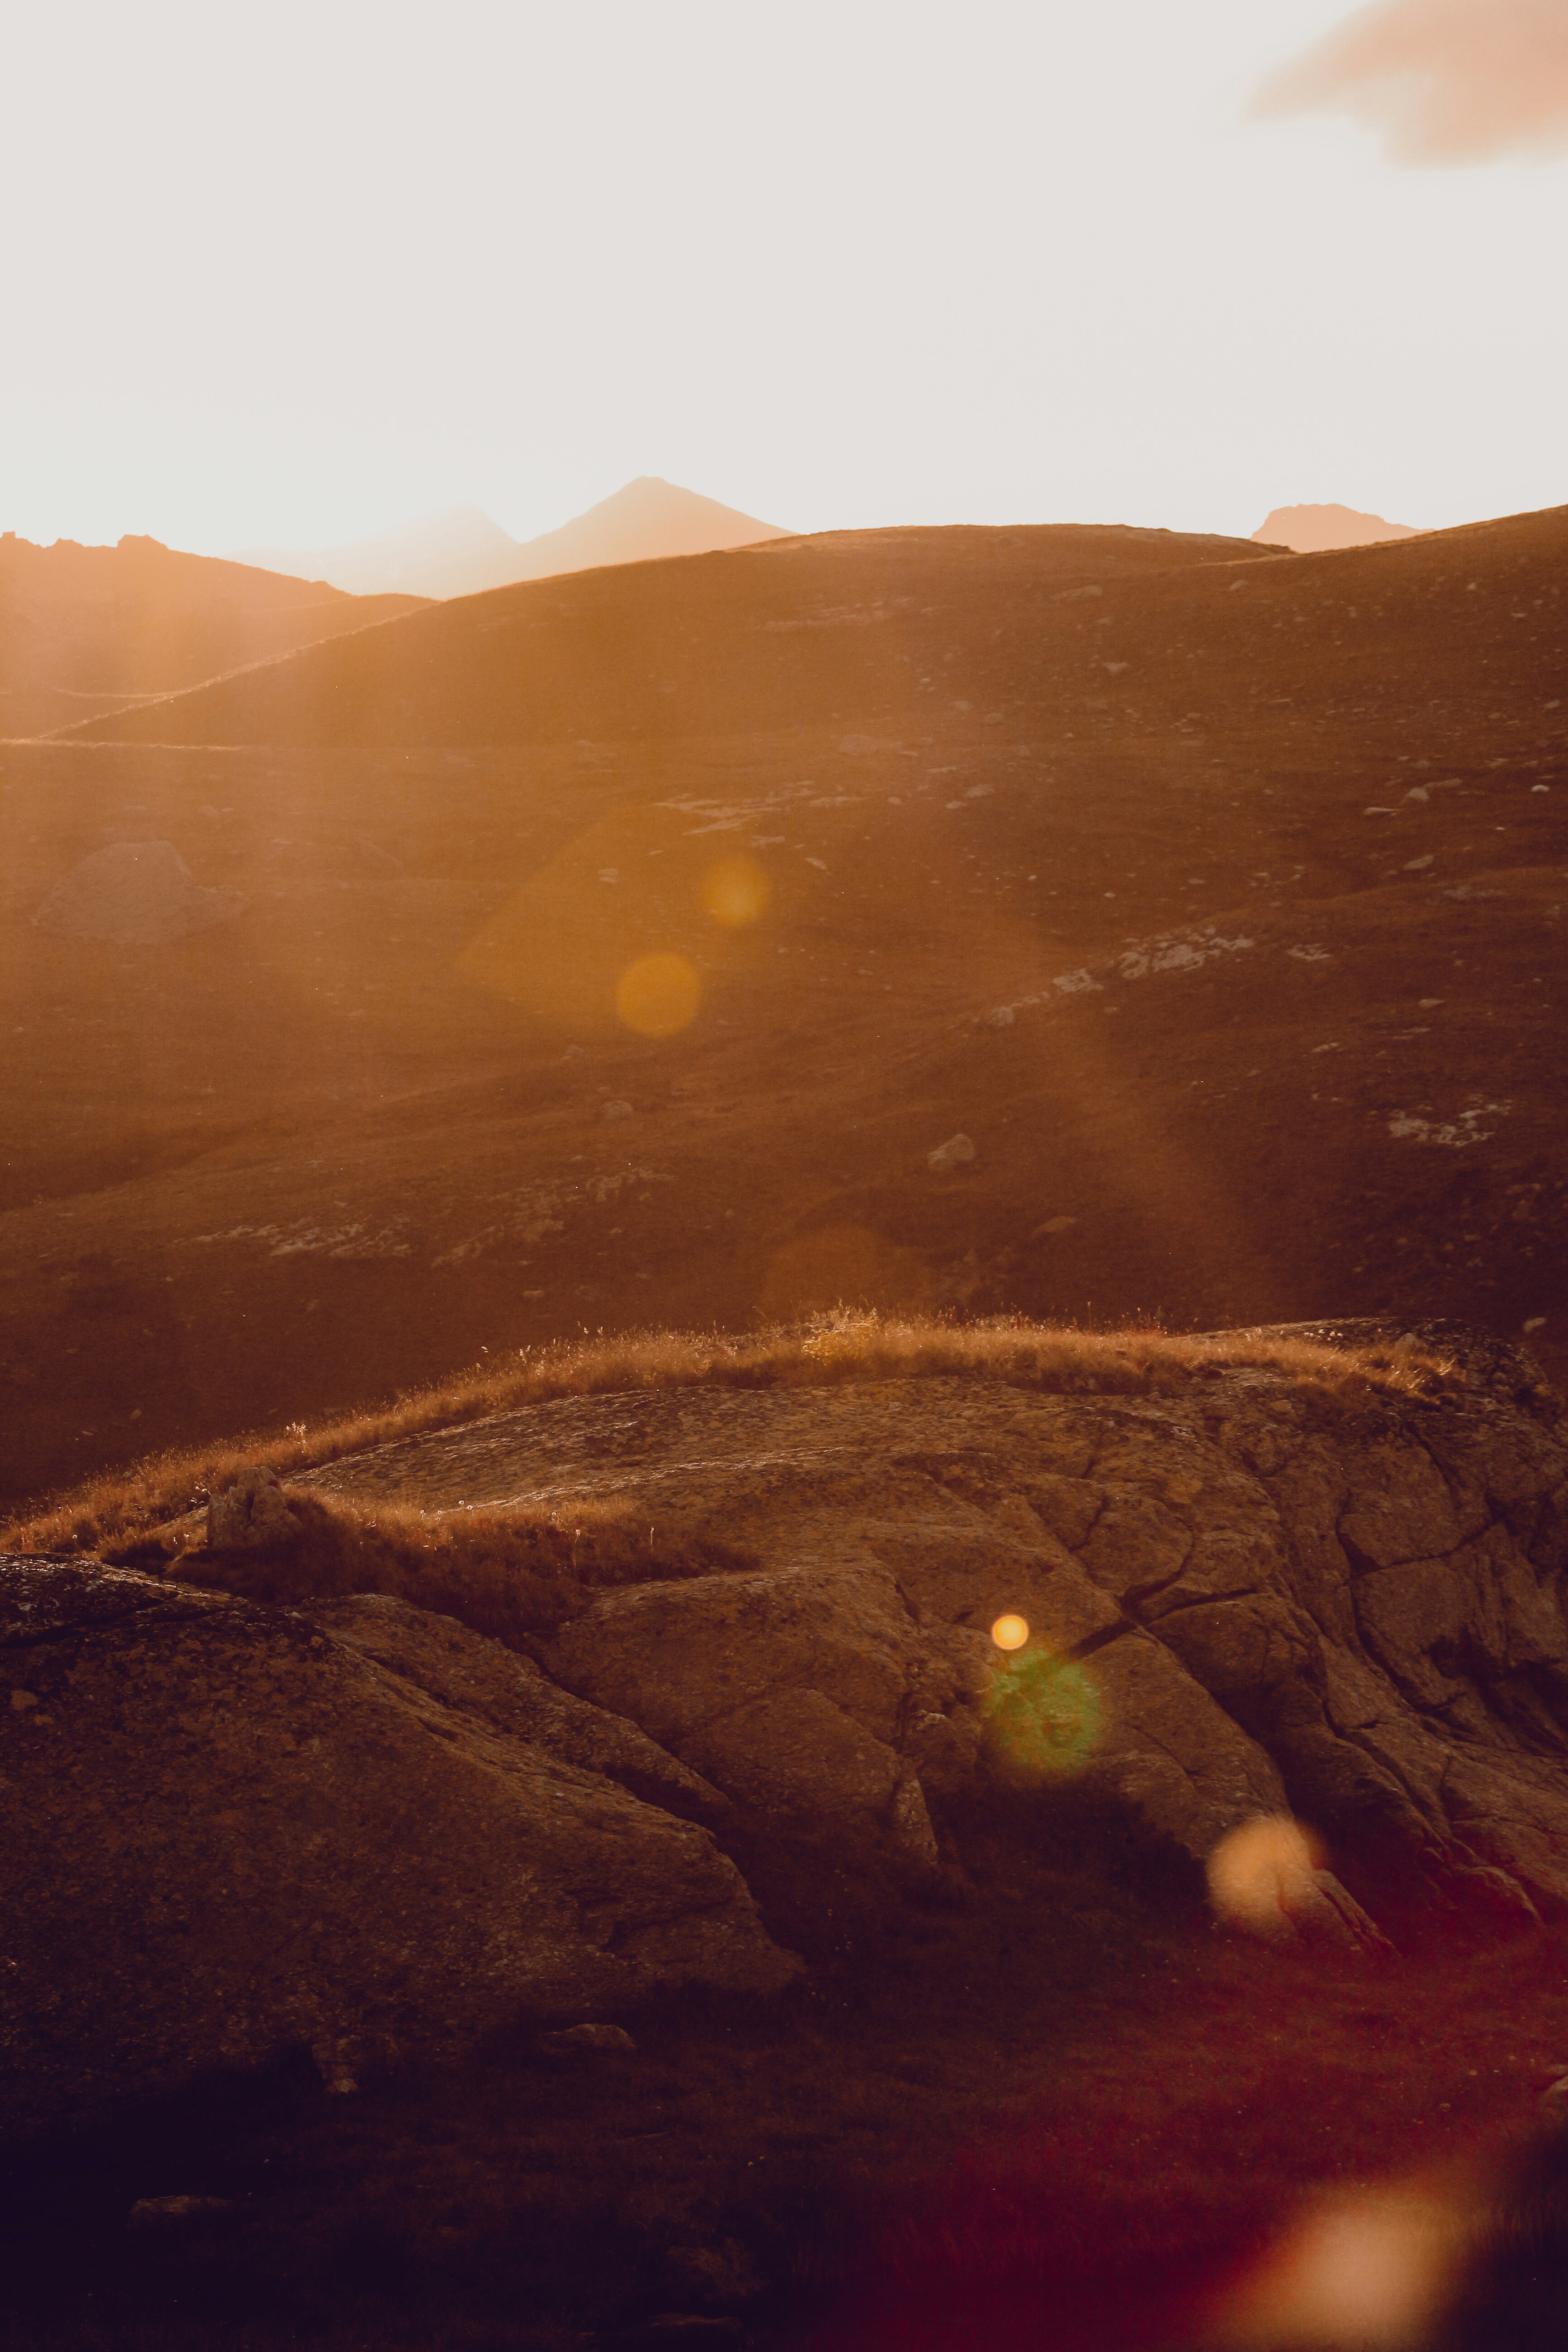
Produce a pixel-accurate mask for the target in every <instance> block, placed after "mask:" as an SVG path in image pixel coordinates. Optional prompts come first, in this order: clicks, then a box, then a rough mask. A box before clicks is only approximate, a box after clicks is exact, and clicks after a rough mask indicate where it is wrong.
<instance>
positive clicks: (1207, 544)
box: [82, 509, 1568, 749]
mask: <svg viewBox="0 0 1568 2352" xmlns="http://www.w3.org/2000/svg"><path fill="white" fill-rule="evenodd" d="M1565 537H1568V510H1564V509H1552V510H1551V511H1549V512H1547V513H1543V514H1539V515H1529V516H1522V517H1519V518H1515V519H1512V520H1508V521H1504V522H1497V523H1482V524H1476V525H1472V526H1469V527H1468V528H1467V529H1465V530H1457V531H1449V532H1442V533H1434V534H1429V535H1428V536H1426V537H1425V538H1423V539H1422V540H1420V541H1416V542H1403V543H1394V544H1392V545H1383V546H1376V547H1369V548H1360V549H1350V550H1337V551H1333V552H1331V553H1329V554H1321V555H1310V556H1290V557H1281V556H1277V555H1275V556H1271V555H1268V553H1266V552H1265V551H1263V550H1261V549H1259V548H1258V547H1257V546H1255V545H1254V544H1253V543H1252V542H1251V541H1227V540H1218V539H1199V538H1184V537H1181V536H1179V535H1177V534H1173V533H1166V532H1162V531H1134V530H1094V529H1083V530H1076V529H1069V528H1065V527H1063V528H1055V527H1053V528H1047V529H1040V530H1014V531H1001V530H923V531H882V532H867V533H847V534H834V535H829V536H826V537H824V538H820V539H809V540H789V541H776V542H773V543H772V544H771V545H768V546H766V547H763V548H760V549H741V550H736V551H731V552H730V553H727V554H721V555H712V556H705V557H692V558H688V559H685V560H679V561H674V562H667V563H662V564H658V565H627V566H618V567H616V568H614V569H611V570H606V571H603V572H592V573H588V574H584V575H582V576H579V577H574V578H570V579H565V580H552V581H549V582H543V583H526V584H524V585H521V586H519V587H514V588H507V589H498V590H495V591H492V592H491V593H489V594H487V595H485V596H482V597H469V598H464V599H462V600H461V601H459V602H458V603H456V604H450V605H447V606H445V607H442V608H440V609H437V610H426V611H425V612H422V613H420V614H415V615H412V616H411V617H410V618H409V619H407V620H406V621H405V622H404V623H402V624H401V625H400V626H399V627H398V628H396V629H395V630H394V631H392V632H391V633H390V634H387V633H379V632H378V633H377V634H376V635H374V636H370V637H363V638H361V639H358V640H357V641H355V642H353V643H349V644H338V645H331V646H318V647H315V648H313V649H311V650H310V651H308V652H305V653H303V654H300V655H298V656H295V657H294V658H293V659H292V660H290V661H289V662H287V663H286V664H283V665H281V666H279V667H274V668H273V669H271V670H270V671H268V672H267V673H265V674H258V675H255V676H251V677H237V678H232V679H226V680H224V681H222V682H221V683H218V684H216V685H214V686H211V687H208V688H205V689H204V690H203V691H201V692H200V693H198V694H195V695H191V696H186V697H183V698H181V699H180V700H179V701H178V702H177V703H174V704H170V705H162V706H160V707H159V708H158V709H155V710H149V711H145V712H142V713H128V714H124V715H121V716H118V717H115V718H112V719H106V720H100V721H99V722H96V723H95V724H93V725H90V726H89V727H88V728H86V729H84V730H82V731H83V733H84V734H86V735H87V736H89V738H98V739H100V740H108V739H110V738H112V739H113V740H122V741H143V742H151V741H157V742H192V743H222V744H243V743H255V744H261V743H269V744H277V745H279V746H284V745H296V746H305V745H310V746H312V747H319V748H324V747H326V746H328V745H331V746H333V747H340V748H349V747H351V746H353V747H363V748H370V747H386V746H390V745H393V744H400V743H403V744H441V745H446V746H451V747H459V746H461V747H470V748H479V747H485V746H497V745H502V744H510V743H519V744H521V743H545V742H551V741H556V740H563V739H567V740H569V739H571V738H574V737H578V736H590V737H604V738H608V739H612V740H620V739H632V740H647V739H669V738H674V737H680V736H683V735H691V734H702V735H711V734H728V733H730V732H731V731H737V732H742V733H747V734H750V733H752V732H754V731H755V730H758V729H768V730H776V729H779V728H784V727H792V726H801V725H804V724H822V723H827V724H830V723H834V722H837V721H842V722H843V723H845V724H850V723H855V724H858V725H862V726H881V727H896V728H898V729H899V730H915V731H916V732H917V733H935V732H938V731H940V732H942V733H943V734H946V733H950V732H953V733H958V734H960V735H963V734H968V733H970V732H978V730H981V729H983V728H985V727H988V726H996V727H1001V728H1004V729H1010V730H1014V731H1016V730H1018V729H1019V728H1020V727H1024V726H1027V727H1029V728H1031V729H1038V728H1039V727H1042V726H1044V727H1046V728H1047V729H1049V730H1052V733H1053V734H1054V733H1055V732H1056V731H1057V730H1061V731H1063V732H1065V731H1066V730H1067V729H1068V727H1069V726H1070V727H1071V728H1072V729H1073V730H1074V733H1075V737H1076V736H1078V735H1080V734H1081V733H1082V731H1083V730H1085V729H1087V730H1089V733H1090V735H1091V736H1099V737H1108V736H1125V737H1128V738H1130V739H1131V740H1133V741H1137V740H1140V739H1142V738H1143V737H1146V736H1147V734H1148V733H1149V731H1150V730H1156V729H1158V730H1166V729H1169V728H1170V727H1171V726H1172V725H1173V724H1174V725H1176V726H1178V727H1184V726H1191V725H1193V724H1194V723H1198V722H1203V723H1205V724H1207V725H1208V726H1209V727H1211V728H1213V729H1215V730H1219V731H1221V732H1224V733H1226V734H1228V735H1231V736H1236V735H1237V734H1239V733H1242V732H1244V731H1245V730H1247V729H1248V728H1249V727H1250V726H1251V725H1252V724H1254V723H1256V722H1259V721H1261V722H1262V723H1264V724H1266V725H1268V726H1271V727H1272V728H1274V729H1275V730H1284V731H1285V732H1287V733H1289V732H1290V731H1291V730H1293V729H1300V727H1301V726H1303V725H1306V724H1310V723H1312V722H1314V721H1317V720H1326V719H1331V718H1332V717H1334V716H1343V715H1344V714H1345V713H1346V711H1347V710H1350V711H1352V712H1353V713H1354V715H1356V716H1358V717H1363V718H1366V719H1380V718H1382V719H1385V718H1387V717H1388V716H1389V715H1390V714H1391V712H1392V711H1393V710H1394V709H1396V708H1398V709H1422V710H1426V709H1427V708H1429V707H1440V706H1443V705H1445V704H1447V703H1448V702H1450V701H1451V700H1453V699H1454V698H1456V697H1458V698H1460V699H1461V700H1462V703H1463V706H1464V708H1465V709H1466V712H1467V715H1484V708H1485V706H1486V705H1487V704H1488V703H1489V702H1491V701H1495V700H1496V698H1497V696H1498V695H1499V694H1506V695H1508V696H1510V697H1511V696H1519V697H1521V698H1524V699H1525V701H1527V702H1531V703H1533V702H1534V701H1535V700H1536V698H1539V700H1540V701H1541V702H1544V701H1545V700H1546V699H1548V698H1550V697H1551V695H1552V689H1553V687H1554V686H1560V685H1561V684H1562V682H1563V667H1562V665H1563V650H1562V645H1563V635H1564V634H1565V629H1564V624H1563V620H1562V604H1561V599H1562V593H1563V582H1562V579H1561V576H1560V575H1561V570H1562V562H1563V542H1564V539H1565ZM1554 592H1555V593H1554ZM1298 703H1299V704H1300V707H1299V708H1298V707H1297V706H1298ZM1507 715H1508V716H1510V717H1517V716H1519V715H1520V714H1519V713H1517V712H1512V711H1510V713H1509V714H1507ZM1034 748H1035V749H1039V748H1040V746H1039V745H1038V744H1036V745H1035V746H1034Z"/></svg>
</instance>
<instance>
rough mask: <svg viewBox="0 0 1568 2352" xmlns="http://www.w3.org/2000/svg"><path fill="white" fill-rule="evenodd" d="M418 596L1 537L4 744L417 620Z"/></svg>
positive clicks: (200, 560)
mask: <svg viewBox="0 0 1568 2352" xmlns="http://www.w3.org/2000/svg"><path fill="white" fill-rule="evenodd" d="M420 601H421V600H420V599H419V598H418V597H416V596H374V597H356V596H345V595H342V593H340V592H339V591H338V590H337V589H335V588H329V587H328V586H327V585H326V584H325V583H324V582H322V581H320V580H315V581H310V580H295V579H289V578H284V577H280V576H279V575H278V574H277V573H274V572H262V571H258V570H256V569H255V568H254V567H252V566H250V565H247V564H243V563H227V562H219V561H217V560H216V559H214V558H211V557H208V556H204V555H185V554H182V553H180V552H179V551H177V550H174V549H172V548H167V547H163V546H162V545H161V544H160V543H159V541H156V540H153V539H135V538H126V539H122V540H121V541H120V543H119V545H118V546H116V547H80V546H78V545H77V544H76V542H75V541H70V540H58V541H56V542H55V544H54V545H53V546H52V547H37V546H34V545H33V544H32V543H31V541H27V540H25V539H17V538H16V536H15V534H14V533H9V532H8V533H6V534H5V535H4V536H3V537H0V735H27V734H33V733H37V732H40V731H43V730H47V729H49V728H54V727H61V726H68V725H72V724H74V723H75V722H76V721H77V720H79V719H81V718H83V717H84V716H90V715H92V714H94V713H95V712H96V711H98V710H99V709H101V708H102V706H103V704H104V703H105V702H111V701H115V700H121V701H123V700H125V699H127V698H136V697H139V696H146V695H160V694H169V693H174V692H178V691H179V690H181V689H182V688H186V687H191V686H195V685H196V684H198V683H199V682H200V681H201V680H202V679H204V678H210V677H219V676H221V675H223V674H224V673H225V672H226V671H229V670H233V669H237V668H240V667H244V666H246V665H247V664H249V663H252V662H268V661H272V660H275V659H276V658H277V656H279V655H280V654H285V653H290V652H292V651H294V650H295V649H296V648H297V647H298V646H305V645H314V644H316V643H318V642H319V641H320V640H321V639H322V638H324V637H332V636H337V635H341V634H342V632H343V631H345V630H353V629H363V628H364V627H366V626H367V625H369V624H371V623H372V622H374V621H384V620H388V619H393V618H395V617H397V616H398V615H400V614H405V613H410V612H414V611H416V610H417V609H418V607H419V604H420Z"/></svg>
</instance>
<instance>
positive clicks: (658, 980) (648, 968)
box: [616, 955, 702, 1037]
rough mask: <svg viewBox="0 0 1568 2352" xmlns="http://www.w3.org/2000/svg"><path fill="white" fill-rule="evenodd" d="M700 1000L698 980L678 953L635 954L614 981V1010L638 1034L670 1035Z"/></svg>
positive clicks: (684, 1025) (681, 1026) (692, 1016)
mask: <svg viewBox="0 0 1568 2352" xmlns="http://www.w3.org/2000/svg"><path fill="white" fill-rule="evenodd" d="M701 1002H702V982H701V981H700V979H699V978H698V976H697V971H696V968H695V966H693V965H692V964H689V963H688V961H687V960H686V958H685V957H684V956H681V955H647V956H639V957H638V958H637V961H636V963H632V964H628V965H627V966H626V970H625V971H623V972H622V974H621V976H620V978H619V980H617V981H616V1012H617V1013H619V1014H620V1017H621V1019H622V1020H623V1021H624V1022H625V1023H626V1027H627V1028H628V1029H635V1030H636V1031H637V1034H638V1036H639V1037H673V1036H674V1035H675V1034H676V1032H677V1031H678V1030H680V1029H685V1028H688V1027H689V1025H690V1024H691V1022H692V1021H693V1020H694V1019H695V1017H696V1013H697V1008H698V1006H699V1005H700V1003H701Z"/></svg>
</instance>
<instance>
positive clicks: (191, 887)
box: [33, 841, 245, 947]
mask: <svg viewBox="0 0 1568 2352" xmlns="http://www.w3.org/2000/svg"><path fill="white" fill-rule="evenodd" d="M244 904H245V901H244V900H243V899H242V898H238V897H237V896H236V895H235V894H234V893H233V892H231V891H223V890H206V889H204V888H203V887H201V886H200V884H199V883H196V882H195V881H193V880H192V878H191V872H190V868H189V867H188V866H186V864H185V861H184V858H183V857H182V856H180V853H179V851H178V850H177V849H176V848H175V847H174V843H173V842H172V841H114V842H110V845H109V846H108V847H107V848H106V849H95V850H94V851H93V852H92V854H91V856H88V857H84V858H82V859H81V860H80V861H79V863H78V864H77V865H75V866H72V867H71V869H70V872H69V873H68V874H66V875H64V876H62V877H61V878H60V880H59V881H58V882H57V883H56V885H55V887H54V888H53V889H52V890H51V891H50V892H49V895H48V897H47V898H46V899H45V900H44V903H43V905H42V906H41V907H40V908H38V911H37V914H36V915H35V916H34V918H33V920H34V922H35V923H36V924H37V928H38V929H40V930H43V931H58V932H60V933H62V934H63V935H64V936H65V937H66V938H67V939H73V940H108V941H110V942H111V943H113V944H114V945H116V946H119V947H164V946H167V945H168V944H169V943H170V942H171V941H172V940H183V939H185V938H186V937H188V936H189V934H190V933H191V932H193V931H205V930H209V929H211V928H212V926H213V925H214V924H215V923H226V922H230V921H232V919H234V917H235V916H236V915H237V914H238V913H239V911H240V909H241V908H242V907H243V906H244Z"/></svg>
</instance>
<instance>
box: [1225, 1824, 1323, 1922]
mask: <svg viewBox="0 0 1568 2352" xmlns="http://www.w3.org/2000/svg"><path fill="white" fill-rule="evenodd" d="M1323 1860H1324V1856H1323V1849H1322V1847H1321V1845H1320V1843H1318V1841H1317V1839H1316V1838H1315V1837H1313V1835H1312V1833H1311V1832H1310V1830H1305V1829H1303V1828H1302V1826H1301V1824H1300V1822H1295V1821H1292V1820H1291V1819H1290V1816H1289V1813H1266V1814H1262V1815H1260V1816H1259V1817H1258V1820H1257V1821H1251V1822H1242V1824H1241V1826H1240V1827H1239V1829H1234V1830H1231V1831H1230V1832H1228V1833H1227V1834H1226V1836H1225V1837H1223V1838H1221V1840H1220V1842H1219V1843H1218V1845H1216V1846H1215V1850H1214V1852H1213V1853H1211V1854H1210V1856H1209V1858H1208V1862H1207V1864H1206V1865H1205V1870H1206V1874H1207V1877H1208V1884H1209V1898H1210V1900H1211V1902H1212V1903H1213V1905H1214V1907H1215V1910H1216V1911H1217V1912H1218V1914H1219V1916H1220V1917H1221V1918H1222V1919H1226V1920H1230V1921H1232V1922H1234V1924H1235V1925H1236V1926H1237V1927H1249V1928H1250V1929H1251V1930H1252V1931H1253V1933H1254V1934H1255V1935H1270V1934H1280V1933H1288V1932H1289V1922H1290V1917H1291V1915H1292V1913H1294V1912H1296V1911H1299V1910H1300V1909H1302V1908H1303V1907H1309V1906H1310V1902H1311V1896H1312V1891H1313V1889H1312V1882H1313V1879H1314V1877H1315V1876H1316V1874H1317V1873H1318V1872H1319V1871H1320V1870H1321V1868H1322V1866H1323Z"/></svg>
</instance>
